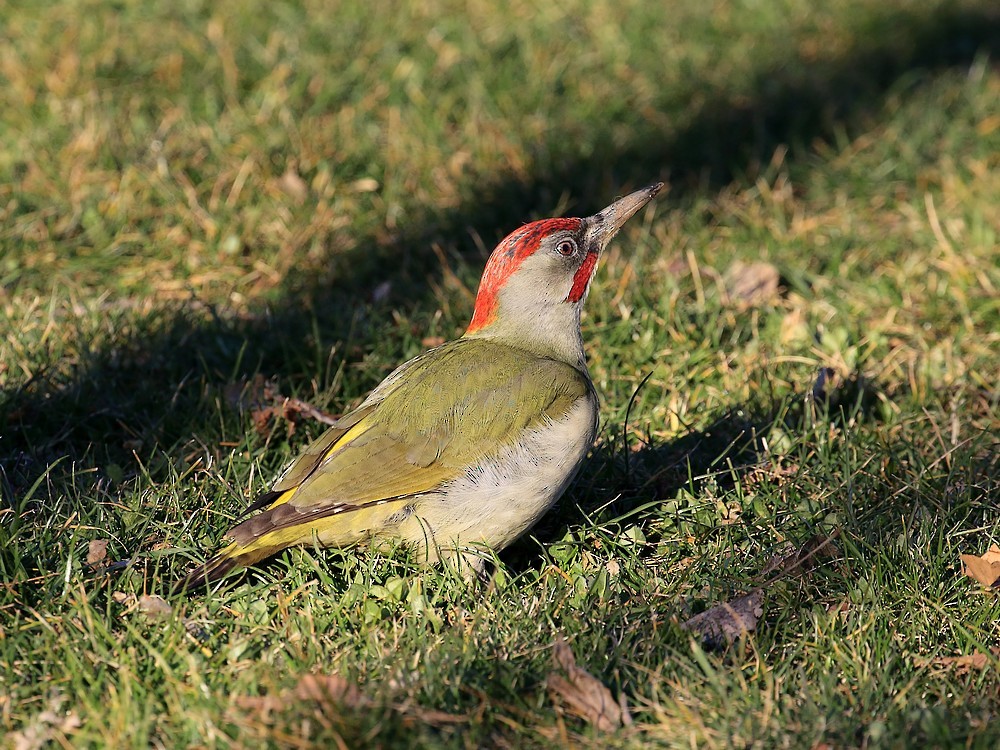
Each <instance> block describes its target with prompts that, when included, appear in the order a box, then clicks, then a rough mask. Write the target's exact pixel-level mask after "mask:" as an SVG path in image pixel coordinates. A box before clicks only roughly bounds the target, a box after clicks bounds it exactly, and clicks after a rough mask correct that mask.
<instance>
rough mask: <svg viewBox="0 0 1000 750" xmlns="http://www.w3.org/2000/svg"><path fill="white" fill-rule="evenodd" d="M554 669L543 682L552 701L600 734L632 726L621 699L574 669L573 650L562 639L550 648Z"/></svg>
mask: <svg viewBox="0 0 1000 750" xmlns="http://www.w3.org/2000/svg"><path fill="white" fill-rule="evenodd" d="M552 658H553V661H554V662H555V665H556V669H555V670H554V671H553V672H552V673H551V674H550V675H549V676H548V678H547V679H546V680H545V684H546V686H547V687H548V689H549V691H550V692H551V693H552V696H553V698H554V699H555V700H556V701H557V702H559V703H561V704H562V705H563V706H564V707H565V708H566V710H568V711H569V712H570V713H572V714H575V715H576V716H579V717H580V718H582V719H584V720H585V721H587V722H588V723H589V724H592V725H593V726H595V727H596V728H597V729H599V730H600V731H602V732H611V731H614V730H615V729H618V728H619V727H620V726H622V725H629V724H631V723H632V716H631V714H629V711H628V706H627V705H626V703H625V700H624V696H622V700H621V701H620V702H619V701H616V700H615V699H614V696H612V695H611V691H610V690H608V688H607V686H606V685H605V684H604V683H603V682H601V681H600V680H598V679H597V678H596V677H594V676H593V675H592V674H590V672H588V671H587V670H585V669H583V668H582V667H578V666H577V665H576V659H574V658H573V651H572V649H570V647H569V644H568V643H566V641H565V640H564V639H563V638H559V639H557V640H556V642H555V644H554V645H553V648H552Z"/></svg>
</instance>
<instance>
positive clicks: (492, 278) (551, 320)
mask: <svg viewBox="0 0 1000 750" xmlns="http://www.w3.org/2000/svg"><path fill="white" fill-rule="evenodd" d="M662 187H663V183H662V182H660V183H657V184H655V185H650V186H649V187H647V188H643V189H642V190H637V191H636V192H634V193H631V194H630V195H627V196H625V197H624V198H622V199H620V200H618V201H615V202H614V203H612V204H611V205H610V206H608V207H607V208H605V209H604V210H603V211H600V212H598V213H596V214H594V215H593V216H588V217H587V218H584V219H575V218H566V219H543V220H541V221H535V222H532V223H531V224H526V225H525V226H523V227H521V228H520V229H517V230H515V231H513V232H511V233H510V234H509V235H507V237H506V238H504V240H503V241H502V242H501V243H500V244H499V245H497V247H496V249H495V250H494V251H493V253H492V254H491V255H490V259H489V260H488V261H487V263H486V269H485V270H484V271H483V278H482V281H480V283H479V293H478V294H477V296H476V308H475V311H474V312H473V315H472V322H471V323H470V324H469V328H468V330H467V331H466V336H481V337H492V338H498V339H505V340H507V341H509V342H510V343H514V344H516V345H519V346H524V347H527V348H531V349H534V350H536V351H539V352H540V353H549V352H548V351H547V350H552V351H551V354H553V355H556V356H560V357H561V358H566V359H574V360H575V359H579V358H581V357H582V356H583V347H582V341H581V338H580V310H581V308H582V307H583V302H584V300H585V299H586V298H587V292H588V291H589V290H590V282H591V279H593V278H594V272H595V271H596V270H597V261H598V259H599V258H600V256H601V253H602V252H603V251H604V248H605V247H607V246H608V243H609V242H610V241H611V238H612V237H614V236H615V235H616V234H617V233H618V230H619V229H621V227H622V225H623V224H624V223H625V222H626V221H628V220H629V219H630V218H631V217H632V216H633V215H634V214H635V213H636V212H637V211H638V210H639V209H640V208H642V207H643V206H645V205H646V204H647V203H648V202H649V201H650V200H651V199H652V198H653V196H655V195H656V194H657V193H658V192H659V191H660V189H661V188H662Z"/></svg>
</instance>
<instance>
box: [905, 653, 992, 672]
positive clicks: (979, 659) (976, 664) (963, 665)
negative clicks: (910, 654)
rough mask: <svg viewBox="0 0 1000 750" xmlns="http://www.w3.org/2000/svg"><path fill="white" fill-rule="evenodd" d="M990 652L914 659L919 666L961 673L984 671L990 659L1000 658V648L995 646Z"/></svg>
mask: <svg viewBox="0 0 1000 750" xmlns="http://www.w3.org/2000/svg"><path fill="white" fill-rule="evenodd" d="M990 652H991V653H989V654H984V653H983V652H982V651H974V652H973V653H971V654H962V655H961V656H938V657H936V658H934V659H914V664H915V665H916V666H918V667H939V668H941V669H948V670H952V671H954V672H957V673H959V674H965V673H967V672H973V671H982V670H984V669H986V667H987V666H988V665H989V663H990V659H991V658H992V659H994V660H995V659H997V658H1000V648H997V647H994V648H992V649H990Z"/></svg>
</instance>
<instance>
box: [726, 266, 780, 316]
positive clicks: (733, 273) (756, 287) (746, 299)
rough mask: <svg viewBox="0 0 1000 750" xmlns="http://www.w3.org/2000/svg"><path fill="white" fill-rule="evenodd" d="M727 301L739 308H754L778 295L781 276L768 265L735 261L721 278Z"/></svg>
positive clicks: (775, 269)
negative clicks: (724, 286) (734, 303)
mask: <svg viewBox="0 0 1000 750" xmlns="http://www.w3.org/2000/svg"><path fill="white" fill-rule="evenodd" d="M723 280H724V282H725V285H726V294H727V295H728V296H729V299H730V300H731V301H733V302H736V303H737V304H738V305H739V306H741V307H756V306H758V305H761V304H763V303H765V302H767V301H769V300H771V299H772V298H774V297H775V296H776V295H777V294H778V286H779V284H780V281H781V275H780V274H779V273H778V269H777V268H775V267H774V266H773V265H771V264H770V263H765V262H763V261H756V262H754V263H744V262H743V261H739V260H738V261H736V262H734V263H733V264H732V265H731V266H729V268H728V269H726V273H725V275H724V278H723Z"/></svg>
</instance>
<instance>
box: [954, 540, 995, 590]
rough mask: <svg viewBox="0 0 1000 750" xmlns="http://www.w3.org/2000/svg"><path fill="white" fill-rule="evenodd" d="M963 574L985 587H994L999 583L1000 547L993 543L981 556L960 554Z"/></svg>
mask: <svg viewBox="0 0 1000 750" xmlns="http://www.w3.org/2000/svg"><path fill="white" fill-rule="evenodd" d="M961 557H962V562H963V563H965V575H967V576H969V578H975V579H976V580H977V581H979V582H980V583H981V584H983V586H985V587H986V588H988V589H989V588H994V587H995V586H996V585H997V584H998V583H1000V547H997V546H996V545H995V544H994V545H993V546H992V547H990V548H989V549H988V550H987V551H986V553H985V554H984V555H982V556H981V557H979V556H976V555H962V556H961Z"/></svg>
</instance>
